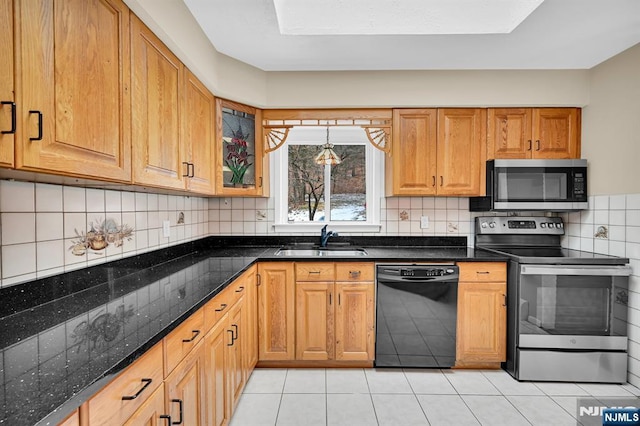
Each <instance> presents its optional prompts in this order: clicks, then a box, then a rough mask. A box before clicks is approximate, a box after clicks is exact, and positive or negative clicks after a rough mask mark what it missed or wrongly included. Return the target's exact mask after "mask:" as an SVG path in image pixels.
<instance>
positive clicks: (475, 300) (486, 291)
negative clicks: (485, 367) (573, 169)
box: [456, 282, 507, 366]
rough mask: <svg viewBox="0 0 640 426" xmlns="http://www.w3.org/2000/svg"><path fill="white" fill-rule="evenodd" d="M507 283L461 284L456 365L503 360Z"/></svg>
mask: <svg viewBox="0 0 640 426" xmlns="http://www.w3.org/2000/svg"><path fill="white" fill-rule="evenodd" d="M506 315H507V306H506V283H505V282H460V283H459V284H458V324H457V338H456V342H457V343H456V364H457V365H459V366H464V365H465V364H472V363H474V362H476V363H485V362H486V363H488V362H503V361H505V360H506V335H507V333H506V324H507V320H506Z"/></svg>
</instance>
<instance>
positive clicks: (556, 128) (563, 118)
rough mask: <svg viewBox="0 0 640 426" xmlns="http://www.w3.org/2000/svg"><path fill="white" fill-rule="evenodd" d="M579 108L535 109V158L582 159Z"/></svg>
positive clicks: (533, 154)
mask: <svg viewBox="0 0 640 426" xmlns="http://www.w3.org/2000/svg"><path fill="white" fill-rule="evenodd" d="M580 122H581V114H580V110H579V109H577V108H534V109H533V145H534V146H533V150H532V157H533V158H580V142H579V141H580Z"/></svg>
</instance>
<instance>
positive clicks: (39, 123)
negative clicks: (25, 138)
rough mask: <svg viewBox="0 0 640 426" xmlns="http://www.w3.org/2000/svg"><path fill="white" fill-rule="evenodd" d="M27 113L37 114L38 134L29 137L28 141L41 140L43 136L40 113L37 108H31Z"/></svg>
mask: <svg viewBox="0 0 640 426" xmlns="http://www.w3.org/2000/svg"><path fill="white" fill-rule="evenodd" d="M29 114H37V115H38V136H36V137H35V138H29V140H30V141H41V140H42V136H43V131H42V113H41V112H40V111H38V110H31V111H29Z"/></svg>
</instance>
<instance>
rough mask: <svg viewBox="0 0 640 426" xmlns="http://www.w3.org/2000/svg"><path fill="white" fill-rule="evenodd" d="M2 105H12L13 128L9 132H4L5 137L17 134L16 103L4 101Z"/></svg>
mask: <svg viewBox="0 0 640 426" xmlns="http://www.w3.org/2000/svg"><path fill="white" fill-rule="evenodd" d="M0 105H11V128H10V129H9V130H3V131H2V132H0V133H2V134H3V135H6V134H10V133H15V132H16V103H15V102H12V101H2V102H1V103H0Z"/></svg>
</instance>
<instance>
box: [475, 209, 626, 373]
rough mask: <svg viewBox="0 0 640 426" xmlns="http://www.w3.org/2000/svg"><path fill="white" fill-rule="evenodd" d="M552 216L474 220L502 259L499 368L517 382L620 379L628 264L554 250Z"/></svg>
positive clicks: (479, 237)
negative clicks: (503, 350) (502, 357)
mask: <svg viewBox="0 0 640 426" xmlns="http://www.w3.org/2000/svg"><path fill="white" fill-rule="evenodd" d="M563 234H564V224H563V222H562V219H561V218H559V217H496V216H492V217H479V218H476V239H475V243H476V248H477V249H481V250H486V251H491V252H495V253H498V254H502V255H505V256H507V257H508V258H509V259H510V260H509V264H508V269H507V271H508V278H507V362H506V364H505V368H506V370H507V371H508V372H509V373H510V374H511V375H512V376H513V377H515V378H516V379H518V380H541V381H570V382H602V383H624V382H626V381H627V321H626V320H627V298H628V281H629V275H630V274H631V269H630V268H629V266H628V265H627V264H628V263H629V259H624V258H619V257H615V256H607V255H601V254H595V253H590V252H584V251H579V250H570V249H566V248H562V247H561V246H560V238H561V236H562V235H563Z"/></svg>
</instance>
